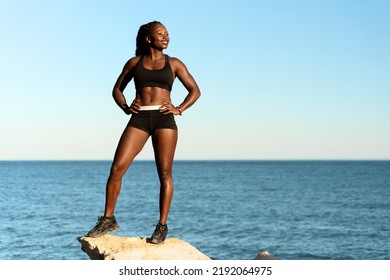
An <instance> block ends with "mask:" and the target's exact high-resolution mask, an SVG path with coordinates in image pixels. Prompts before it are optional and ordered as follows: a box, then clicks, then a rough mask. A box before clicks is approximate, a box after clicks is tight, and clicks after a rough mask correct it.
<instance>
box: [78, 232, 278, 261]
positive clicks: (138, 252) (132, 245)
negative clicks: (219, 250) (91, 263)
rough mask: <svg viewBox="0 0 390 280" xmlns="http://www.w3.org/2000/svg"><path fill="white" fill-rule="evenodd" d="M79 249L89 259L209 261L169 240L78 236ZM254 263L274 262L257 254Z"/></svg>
mask: <svg viewBox="0 0 390 280" xmlns="http://www.w3.org/2000/svg"><path fill="white" fill-rule="evenodd" d="M77 240H78V241H79V242H80V243H81V249H82V250H83V251H84V252H85V253H86V254H87V255H88V256H89V258H90V259H91V260H211V258H209V257H208V256H206V255H205V254H203V253H202V252H200V251H199V250H198V249H196V248H195V247H193V246H192V245H190V244H189V243H187V242H185V241H182V240H180V239H177V238H168V239H166V240H165V242H164V243H163V244H160V245H155V244H150V243H148V242H147V238H141V237H123V236H116V235H109V234H106V235H103V236H100V237H96V238H92V237H78V238H77ZM255 260H275V257H274V256H272V255H271V254H269V253H268V252H266V251H265V252H260V253H259V254H258V255H257V256H256V257H255Z"/></svg>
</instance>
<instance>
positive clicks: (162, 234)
mask: <svg viewBox="0 0 390 280" xmlns="http://www.w3.org/2000/svg"><path fill="white" fill-rule="evenodd" d="M167 234H168V226H167V225H166V224H165V225H162V224H160V223H158V224H157V225H156V229H155V230H154V232H153V235H152V237H151V238H150V239H149V243H153V244H160V243H163V242H164V240H165V238H166V237H167Z"/></svg>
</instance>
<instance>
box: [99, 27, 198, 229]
mask: <svg viewBox="0 0 390 280" xmlns="http://www.w3.org/2000/svg"><path fill="white" fill-rule="evenodd" d="M145 40H146V41H147V43H148V44H149V48H150V54H149V55H144V58H143V61H142V63H143V65H144V67H145V68H146V69H149V70H157V69H161V68H163V67H164V64H165V57H164V53H163V51H164V50H165V49H166V48H167V47H168V45H169V40H170V39H169V34H168V31H167V29H166V28H165V26H164V25H162V24H155V25H153V26H152V28H151V31H150V35H149V36H147V37H145ZM140 58H141V57H140V56H136V57H133V58H131V59H130V60H129V61H128V62H127V63H126V65H125V66H124V68H123V70H122V73H121V74H120V75H119V77H118V79H117V81H116V83H115V85H114V89H113V98H114V100H115V102H116V103H117V104H118V106H119V107H120V108H121V109H122V110H123V111H124V112H125V113H126V114H128V115H130V114H137V113H138V111H139V109H140V107H141V106H149V105H161V108H160V111H162V112H164V114H174V115H179V114H180V111H179V110H178V109H177V108H176V106H177V105H178V104H176V105H173V104H172V102H171V93H170V91H169V90H166V89H162V88H159V87H144V88H140V89H139V90H137V91H136V93H135V98H134V100H133V101H132V103H131V104H130V105H128V104H127V102H126V99H125V96H124V94H123V91H124V90H125V88H126V86H127V84H128V83H129V82H130V81H131V80H132V79H133V78H134V77H133V76H132V72H133V71H132V70H133V69H134V68H135V67H136V65H137V63H138V61H139V60H140ZM169 63H170V65H171V68H172V76H173V77H174V78H176V77H177V78H178V79H179V80H180V82H181V83H182V84H183V86H184V87H185V88H186V89H187V91H188V94H187V96H186V97H185V98H184V100H183V102H182V103H181V104H179V105H180V107H181V111H182V112H184V111H185V110H186V109H188V108H189V107H191V106H192V105H193V104H194V103H195V101H196V100H197V99H198V98H199V97H200V90H199V87H198V85H197V83H196V81H195V80H194V78H193V77H192V75H191V74H190V73H189V71H188V70H187V67H186V66H185V65H184V63H183V62H181V61H180V60H179V59H177V58H173V57H169ZM148 137H149V135H148V134H147V133H146V132H145V131H143V130H140V129H137V128H134V127H127V128H126V129H125V130H124V132H123V134H122V136H121V139H120V141H119V144H118V147H117V150H116V152H115V156H114V161H113V164H112V167H111V172H110V176H109V178H108V181H107V187H106V205H105V212H104V215H105V216H106V217H111V216H113V215H114V209H115V205H116V202H117V198H118V195H119V193H120V189H121V183H122V177H123V175H124V174H125V172H126V171H127V169H128V168H129V166H130V165H131V163H132V162H133V160H134V158H135V157H136V156H137V154H138V153H139V152H140V151H141V150H142V148H143V147H144V145H145V143H146V141H147V140H148ZM151 137H152V143H153V149H154V155H155V161H156V166H157V171H158V175H159V180H160V201H159V205H160V219H159V222H160V223H161V224H166V222H167V218H168V213H169V208H170V204H171V201H172V196H173V189H174V184H173V178H172V165H173V159H174V153H175V149H176V143H177V139H178V132H177V130H174V129H157V130H156V131H155V132H154V133H153V134H152V135H151Z"/></svg>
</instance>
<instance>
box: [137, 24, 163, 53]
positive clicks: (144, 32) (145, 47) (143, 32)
mask: <svg viewBox="0 0 390 280" xmlns="http://www.w3.org/2000/svg"><path fill="white" fill-rule="evenodd" d="M156 24H161V22H158V21H151V22H149V23H146V24H144V25H141V27H140V28H139V29H138V34H137V39H136V50H135V55H136V56H138V55H147V54H149V52H150V49H149V44H148V43H147V42H146V40H145V37H147V36H149V35H150V31H151V29H152V27H153V26H154V25H156Z"/></svg>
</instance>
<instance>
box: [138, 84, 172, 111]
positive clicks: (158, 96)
mask: <svg viewBox="0 0 390 280" xmlns="http://www.w3.org/2000/svg"><path fill="white" fill-rule="evenodd" d="M136 99H138V100H140V102H141V106H151V105H162V103H163V101H166V100H171V92H170V91H168V90H166V89H163V88H159V87H144V88H141V89H139V90H137V93H136Z"/></svg>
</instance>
